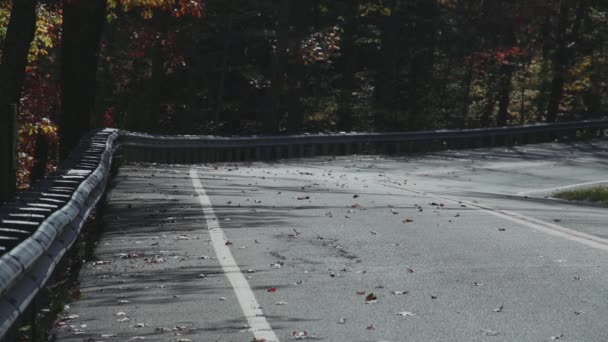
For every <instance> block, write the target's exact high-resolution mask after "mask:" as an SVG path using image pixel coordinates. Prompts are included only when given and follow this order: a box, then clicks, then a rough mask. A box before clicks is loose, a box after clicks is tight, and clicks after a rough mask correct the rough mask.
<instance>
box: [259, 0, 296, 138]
mask: <svg viewBox="0 0 608 342" xmlns="http://www.w3.org/2000/svg"><path fill="white" fill-rule="evenodd" d="M290 5H291V1H289V0H282V1H281V3H280V5H279V6H278V11H277V13H276V18H277V22H278V23H277V27H276V30H275V32H276V34H275V38H276V44H275V45H274V46H273V47H272V48H271V53H270V59H271V60H270V69H271V70H270V73H271V75H270V82H271V84H270V96H269V97H270V101H269V102H270V104H269V107H270V110H268V111H266V112H265V114H264V118H263V121H264V122H263V132H264V133H265V134H275V133H277V132H278V131H279V122H280V120H281V117H282V107H283V106H282V103H283V101H282V97H283V90H284V88H285V68H286V65H287V55H286V52H287V42H288V40H289V9H290Z"/></svg>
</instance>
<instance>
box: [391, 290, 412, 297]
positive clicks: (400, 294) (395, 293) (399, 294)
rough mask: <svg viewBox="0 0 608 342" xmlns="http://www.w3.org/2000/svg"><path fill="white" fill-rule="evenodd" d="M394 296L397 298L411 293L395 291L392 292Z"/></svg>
mask: <svg viewBox="0 0 608 342" xmlns="http://www.w3.org/2000/svg"><path fill="white" fill-rule="evenodd" d="M391 293H392V294H394V295H396V296H403V295H406V294H408V293H409V291H393V292H391Z"/></svg>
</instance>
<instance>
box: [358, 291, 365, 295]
mask: <svg viewBox="0 0 608 342" xmlns="http://www.w3.org/2000/svg"><path fill="white" fill-rule="evenodd" d="M357 294H358V295H360V296H362V295H364V294H365V291H357Z"/></svg>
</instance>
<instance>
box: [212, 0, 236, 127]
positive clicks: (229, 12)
mask: <svg viewBox="0 0 608 342" xmlns="http://www.w3.org/2000/svg"><path fill="white" fill-rule="evenodd" d="M233 5H234V1H233V0H232V1H231V2H230V4H229V5H228V7H227V8H226V31H225V35H226V36H225V37H224V48H223V51H222V69H221V70H220V79H219V82H218V83H219V84H218V86H217V103H216V106H215V110H214V114H213V120H214V121H215V124H216V125H217V124H218V123H219V122H220V115H221V114H222V111H223V110H224V90H225V88H226V86H225V84H226V73H227V72H228V70H227V69H228V60H229V56H230V43H231V41H232V22H233V18H234V10H233Z"/></svg>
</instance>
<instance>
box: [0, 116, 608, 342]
mask: <svg viewBox="0 0 608 342" xmlns="http://www.w3.org/2000/svg"><path fill="white" fill-rule="evenodd" d="M605 129H608V119H598V120H587V121H577V122H566V123H556V124H537V125H528V126H518V127H501V128H487V129H468V130H457V131H447V130H442V131H426V132H407V133H337V134H305V135H290V136H263V137H256V136H253V137H238V138H224V137H213V136H154V135H148V134H140V133H132V132H126V131H120V130H114V129H105V130H102V131H99V132H95V133H91V134H90V135H88V136H87V137H85V138H83V139H82V141H81V143H80V145H79V146H78V147H77V148H76V149H75V150H74V151H73V152H72V154H71V155H70V156H69V157H68V159H67V160H66V161H65V162H64V164H63V165H62V167H61V169H60V170H59V171H58V172H56V173H54V174H51V175H50V176H48V177H47V178H45V180H44V181H42V182H41V183H39V184H37V185H36V186H35V187H34V188H33V189H32V190H30V191H27V192H25V193H23V194H21V195H20V196H19V197H18V198H17V199H16V200H15V202H12V203H9V204H7V205H4V206H2V207H0V340H2V339H3V338H4V337H5V336H6V335H7V333H8V332H9V331H11V329H13V328H14V326H15V324H16V323H17V322H18V321H19V318H20V317H21V316H22V315H23V314H24V313H25V312H26V310H27V309H28V306H29V305H30V303H31V302H32V300H33V298H34V297H35V296H36V295H37V294H38V292H39V291H40V290H41V289H42V288H43V287H44V286H45V283H46V282H47V280H48V279H49V277H50V275H51V274H52V272H53V270H54V269H55V267H56V266H57V265H58V263H59V262H60V260H61V258H62V256H63V255H64V254H65V253H66V252H67V251H68V250H69V248H70V247H71V246H72V244H73V243H74V241H76V238H77V237H78V234H79V232H80V230H81V228H82V226H83V224H84V223H85V221H86V220H87V218H88V216H89V214H90V212H91V210H93V208H94V207H95V205H96V204H97V203H98V201H99V199H100V198H101V196H102V195H103V193H104V191H105V189H106V185H107V182H108V180H109V177H110V169H111V165H112V160H113V158H114V157H115V154H116V153H115V152H116V151H117V150H118V149H119V148H121V149H122V150H123V157H124V158H125V159H127V160H135V161H155V162H164V163H193V162H215V161H239V160H260V159H274V158H289V157H304V156H314V155H321V154H349V153H355V152H361V151H364V150H365V149H366V147H370V146H371V147H372V149H374V151H378V149H380V151H389V152H394V153H399V152H405V151H412V150H413V149H414V148H416V147H425V148H426V147H428V146H430V145H431V144H432V143H433V142H439V145H440V146H442V147H444V148H445V147H451V148H453V147H474V146H481V145H489V146H491V145H494V144H501V143H502V144H511V143H513V142H514V141H515V140H518V139H519V140H518V143H523V142H539V141H542V140H545V141H546V140H550V139H552V138H554V137H556V136H559V135H563V134H566V135H569V136H570V137H572V136H573V135H575V134H576V132H577V131H581V130H585V131H594V132H600V131H601V132H602V134H603V130H605ZM415 150H419V149H415Z"/></svg>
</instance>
